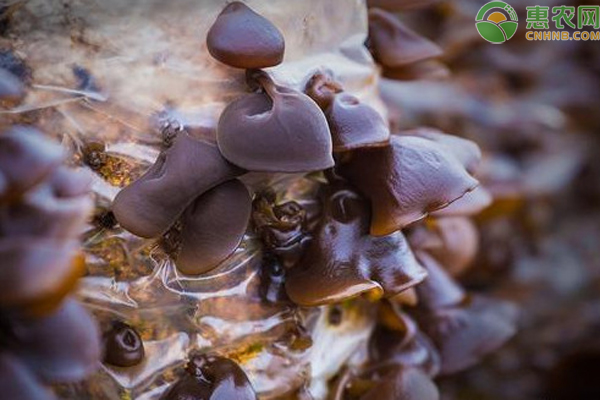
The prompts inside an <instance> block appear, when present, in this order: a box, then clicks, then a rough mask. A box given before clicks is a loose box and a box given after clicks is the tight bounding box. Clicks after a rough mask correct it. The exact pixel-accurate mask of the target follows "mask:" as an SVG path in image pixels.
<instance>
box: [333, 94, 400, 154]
mask: <svg viewBox="0 0 600 400" xmlns="http://www.w3.org/2000/svg"><path fill="white" fill-rule="evenodd" d="M325 117H326V118H327V122H329V129H330V130H331V136H332V139H333V151H335V152H341V151H348V150H354V149H358V148H363V147H381V146H385V145H386V144H387V143H388V142H389V140H390V130H389V128H388V125H387V123H386V122H385V121H384V120H383V118H382V117H381V115H379V113H378V112H377V111H375V109H373V108H372V107H371V106H369V105H367V104H363V103H361V102H360V100H358V99H357V98H356V97H354V96H352V95H350V94H348V93H340V94H338V95H336V96H335V97H334V99H333V101H332V102H331V104H330V106H329V107H328V108H327V110H325Z"/></svg>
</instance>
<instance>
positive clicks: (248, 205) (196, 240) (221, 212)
mask: <svg viewBox="0 0 600 400" xmlns="http://www.w3.org/2000/svg"><path fill="white" fill-rule="evenodd" d="M251 211H252V199H251V198H250V194H249V193H248V189H246V186H244V184H243V183H242V182H240V181H238V180H237V179H235V180H231V181H228V182H225V183H222V184H220V185H219V186H217V187H215V188H213V189H211V190H209V191H208V192H206V193H204V194H203V195H202V196H200V197H199V198H198V199H196V201H194V202H193V203H192V204H191V205H190V206H189V207H188V208H187V209H186V210H185V212H184V213H183V216H182V226H181V248H180V251H179V255H178V256H177V259H176V261H175V264H176V265H177V269H178V270H179V271H181V272H182V273H184V274H189V275H199V274H202V273H205V272H207V271H210V270H211V269H213V268H215V267H216V266H217V265H219V263H221V261H223V260H224V259H225V258H227V257H228V256H229V255H230V254H231V253H233V252H234V251H235V249H236V248H237V247H238V246H239V244H240V242H241V241H242V238H243V236H244V233H245V232H246V228H247V226H248V222H249V220H250V213H251Z"/></svg>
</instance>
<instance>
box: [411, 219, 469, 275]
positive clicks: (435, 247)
mask: <svg viewBox="0 0 600 400" xmlns="http://www.w3.org/2000/svg"><path fill="white" fill-rule="evenodd" d="M408 241H409V242H410V244H411V246H412V248H413V249H416V250H422V251H426V252H428V253H429V254H430V255H432V256H433V257H434V258H435V259H436V260H437V261H438V262H439V263H440V264H441V265H442V266H443V267H444V269H446V271H448V272H449V273H450V274H451V275H452V276H458V275H460V274H461V273H463V272H464V271H465V270H466V269H467V268H468V267H469V266H470V265H471V263H472V262H473V260H474V259H475V256H476V255H477V249H478V247H479V234H478V232H477V228H476V227H475V224H474V223H473V222H472V221H471V220H470V219H469V218H466V217H445V218H438V219H435V220H429V221H426V223H424V224H421V225H419V226H418V227H415V229H414V230H413V231H412V232H411V233H410V234H409V235H408Z"/></svg>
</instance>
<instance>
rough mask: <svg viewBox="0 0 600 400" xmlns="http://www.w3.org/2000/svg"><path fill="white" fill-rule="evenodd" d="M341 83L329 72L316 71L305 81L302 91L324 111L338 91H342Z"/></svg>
mask: <svg viewBox="0 0 600 400" xmlns="http://www.w3.org/2000/svg"><path fill="white" fill-rule="evenodd" d="M343 91H344V88H343V87H342V84H341V83H339V82H338V81H336V80H335V79H333V77H332V76H331V74H330V73H326V72H318V73H316V74H314V75H313V76H312V77H311V78H310V79H309V80H308V82H307V83H306V87H305V88H304V93H306V95H307V96H308V97H310V98H311V99H313V100H314V101H315V103H317V104H318V105H319V107H321V110H323V111H325V110H326V109H327V108H328V107H329V106H330V105H331V102H332V101H333V99H334V98H335V96H336V95H337V94H338V93H342V92H343Z"/></svg>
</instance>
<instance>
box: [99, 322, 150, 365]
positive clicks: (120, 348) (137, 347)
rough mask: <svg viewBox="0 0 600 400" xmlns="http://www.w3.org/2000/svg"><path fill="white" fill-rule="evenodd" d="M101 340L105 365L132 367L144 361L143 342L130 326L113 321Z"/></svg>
mask: <svg viewBox="0 0 600 400" xmlns="http://www.w3.org/2000/svg"><path fill="white" fill-rule="evenodd" d="M102 338H103V339H104V362H105V363H107V364H111V365H116V366H118V367H132V366H134V365H137V364H139V363H140V362H142V360H143V359H144V356H145V350H144V342H143V341H142V338H141V337H140V335H139V334H138V333H137V331H136V330H135V329H134V328H133V327H132V326H130V325H128V324H126V323H124V322H121V321H114V322H113V323H112V326H111V328H110V329H109V330H108V331H107V332H105V333H104V335H102Z"/></svg>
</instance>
